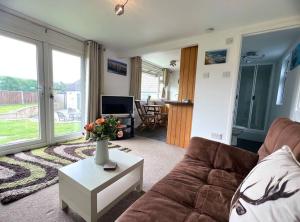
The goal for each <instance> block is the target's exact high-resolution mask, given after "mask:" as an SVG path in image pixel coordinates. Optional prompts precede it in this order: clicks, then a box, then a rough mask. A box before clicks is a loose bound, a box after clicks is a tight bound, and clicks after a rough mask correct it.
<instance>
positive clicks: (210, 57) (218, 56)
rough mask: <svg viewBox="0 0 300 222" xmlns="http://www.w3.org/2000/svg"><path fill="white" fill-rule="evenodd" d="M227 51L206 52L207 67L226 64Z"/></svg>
mask: <svg viewBox="0 0 300 222" xmlns="http://www.w3.org/2000/svg"><path fill="white" fill-rule="evenodd" d="M226 59H227V49H222V50H215V51H206V52H205V63H204V64H205V65H213V64H222V63H226Z"/></svg>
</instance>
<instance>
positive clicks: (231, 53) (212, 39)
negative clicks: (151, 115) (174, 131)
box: [122, 16, 300, 144]
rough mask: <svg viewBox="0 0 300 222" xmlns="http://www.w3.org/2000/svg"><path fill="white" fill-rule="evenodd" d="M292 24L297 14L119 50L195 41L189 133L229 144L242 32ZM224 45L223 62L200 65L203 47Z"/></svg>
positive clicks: (177, 45)
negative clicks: (226, 74) (207, 75)
mask: <svg viewBox="0 0 300 222" xmlns="http://www.w3.org/2000/svg"><path fill="white" fill-rule="evenodd" d="M296 26H300V17H299V16H297V17H290V18H283V19H277V20H272V21H266V22H263V23H259V24H253V25H250V26H243V27H238V28H235V29H230V30H225V31H216V32H213V33H206V34H203V35H200V36H192V37H189V38H184V39H178V40H173V41H167V42H163V43H160V44H154V45H149V46H147V47H144V48H139V49H135V50H132V51H126V52H122V54H123V55H127V56H136V55H143V54H146V53H150V52H155V51H166V50H169V49H174V48H182V47H188V46H192V45H198V64H197V73H196V85H195V98H194V103H195V104H194V111H193V124H192V136H200V137H205V138H208V139H213V140H216V139H214V138H212V135H211V134H212V133H220V134H222V139H221V140H219V141H221V142H224V143H227V144H230V142H231V131H232V121H233V111H234V101H235V94H236V92H235V91H236V85H237V77H238V70H239V63H240V46H241V39H242V36H246V35H250V34H256V33H262V32H266V31H274V30H277V29H283V28H290V27H296ZM227 38H233V43H232V44H230V45H227V44H226V39H227ZM226 48H227V49H228V62H227V63H226V64H220V65H209V66H204V65H203V64H204V54H205V51H207V50H215V49H226ZM205 72H208V73H210V78H208V79H204V78H203V73H205ZM223 72H230V77H229V78H223Z"/></svg>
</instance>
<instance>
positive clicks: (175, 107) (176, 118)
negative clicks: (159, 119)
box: [167, 46, 198, 147]
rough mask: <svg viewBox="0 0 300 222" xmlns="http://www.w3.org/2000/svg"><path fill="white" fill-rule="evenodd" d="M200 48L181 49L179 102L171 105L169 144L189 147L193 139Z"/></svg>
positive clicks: (168, 132)
mask: <svg viewBox="0 0 300 222" xmlns="http://www.w3.org/2000/svg"><path fill="white" fill-rule="evenodd" d="M197 55H198V46H193V47H188V48H183V49H181V60H180V77H179V95H178V101H183V100H186V99H188V100H190V101H191V103H189V104H183V103H177V104H176V103H174V104H169V116H168V131H167V143H169V144H173V145H177V146H180V147H187V146H188V144H189V140H190V137H191V128H192V116H193V102H194V92H195V79H196V68H197Z"/></svg>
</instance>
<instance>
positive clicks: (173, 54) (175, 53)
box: [142, 49, 180, 70]
mask: <svg viewBox="0 0 300 222" xmlns="http://www.w3.org/2000/svg"><path fill="white" fill-rule="evenodd" d="M142 59H143V60H146V61H148V62H150V63H152V64H154V65H157V66H160V67H162V68H169V69H171V70H178V69H179V67H180V49H175V50H170V51H166V52H155V53H149V54H145V55H143V56H142ZM171 60H176V66H175V67H172V66H170V61H171Z"/></svg>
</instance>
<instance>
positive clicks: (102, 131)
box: [84, 116, 120, 141]
mask: <svg viewBox="0 0 300 222" xmlns="http://www.w3.org/2000/svg"><path fill="white" fill-rule="evenodd" d="M119 126H120V121H119V120H118V119H117V118H116V117H114V116H109V117H106V118H104V117H101V118H99V119H97V120H96V121H95V122H92V123H88V124H86V125H85V127H84V129H85V130H86V132H87V133H89V139H91V140H94V141H99V140H113V139H115V138H116V136H117V133H118V127H119Z"/></svg>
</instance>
